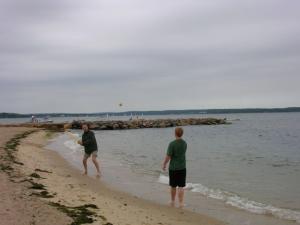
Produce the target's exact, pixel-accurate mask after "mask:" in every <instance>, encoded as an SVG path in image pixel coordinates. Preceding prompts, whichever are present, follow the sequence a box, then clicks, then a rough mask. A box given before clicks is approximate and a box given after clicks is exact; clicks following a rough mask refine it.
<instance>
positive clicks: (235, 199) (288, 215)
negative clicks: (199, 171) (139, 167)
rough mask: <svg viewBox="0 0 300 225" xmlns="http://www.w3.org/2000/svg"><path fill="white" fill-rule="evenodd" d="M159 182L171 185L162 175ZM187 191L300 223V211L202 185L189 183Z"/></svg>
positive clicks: (254, 211)
mask: <svg viewBox="0 0 300 225" xmlns="http://www.w3.org/2000/svg"><path fill="white" fill-rule="evenodd" d="M158 182H159V183H162V184H169V177H168V176H165V175H163V174H160V175H159V178H158ZM185 189H186V190H189V191H192V192H197V193H200V194H201V195H204V196H206V197H209V198H213V199H217V200H221V201H223V202H225V203H226V204H228V205H231V206H234V207H237V208H239V209H243V210H246V211H249V212H251V213H256V214H265V215H273V216H275V217H277V218H280V219H286V220H292V221H295V222H297V223H300V212H299V211H295V210H291V209H283V208H277V207H275V206H272V205H267V204H264V203H259V202H256V201H251V200H249V199H247V198H243V197H240V196H238V195H236V194H233V193H230V192H227V191H223V190H220V189H212V188H208V187H206V186H204V185H202V184H193V183H187V184H186V186H185Z"/></svg>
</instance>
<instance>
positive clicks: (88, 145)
mask: <svg viewBox="0 0 300 225" xmlns="http://www.w3.org/2000/svg"><path fill="white" fill-rule="evenodd" d="M82 129H83V131H84V132H83V135H82V140H79V141H78V144H80V145H82V146H83V147H84V156H83V160H82V162H83V166H84V173H83V174H84V175H87V174H88V169H87V160H88V158H89V157H90V156H92V161H93V163H94V165H95V167H96V170H97V177H100V176H101V173H100V168H99V163H98V161H97V154H98V146H97V141H96V138H95V134H94V132H93V131H91V130H90V129H89V125H88V124H86V123H85V124H82Z"/></svg>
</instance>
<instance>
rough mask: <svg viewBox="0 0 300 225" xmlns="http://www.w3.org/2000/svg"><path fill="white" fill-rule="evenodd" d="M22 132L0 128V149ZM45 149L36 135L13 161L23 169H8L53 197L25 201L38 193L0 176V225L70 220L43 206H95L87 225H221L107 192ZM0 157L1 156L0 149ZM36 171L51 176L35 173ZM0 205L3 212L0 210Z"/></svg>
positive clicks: (42, 136) (42, 139) (41, 134)
mask: <svg viewBox="0 0 300 225" xmlns="http://www.w3.org/2000/svg"><path fill="white" fill-rule="evenodd" d="M26 130H28V129H24V128H0V131H1V142H0V144H1V145H2V146H3V144H4V143H5V142H6V141H8V140H9V139H10V138H11V137H12V136H13V135H14V134H16V133H18V132H24V131H26ZM46 143H47V132H45V131H41V130H40V131H38V132H35V133H33V134H31V135H30V136H28V137H27V138H25V139H23V140H22V141H21V145H20V146H19V147H18V151H17V153H16V156H17V161H20V162H22V163H23V164H24V165H18V164H14V167H15V168H16V170H18V171H20V174H21V175H22V176H23V179H24V177H26V176H27V177H28V175H30V174H32V173H34V172H35V173H37V174H39V175H40V176H41V177H42V178H32V179H33V181H34V182H36V183H39V184H43V185H45V186H46V190H47V191H48V192H49V194H50V195H54V197H53V198H39V197H35V196H29V194H30V193H33V192H35V193H39V192H40V191H39V190H35V191H34V190H30V189H28V188H27V187H28V186H30V183H29V182H23V183H18V184H16V183H12V182H11V181H9V177H8V176H7V175H6V174H4V173H2V172H1V173H0V178H1V183H0V189H1V194H0V204H1V207H0V217H1V218H2V217H3V218H7V219H5V220H6V221H5V223H3V220H2V221H0V224H2V223H3V225H4V224H8V225H10V224H14V225H15V224H35V225H37V224H43V225H44V224H58V225H60V224H70V218H69V217H67V216H66V215H65V214H62V213H61V212H59V211H58V210H56V208H55V207H51V206H49V205H48V203H49V202H56V203H60V204H61V205H65V206H68V207H69V206H71V207H74V206H82V205H84V204H95V205H96V206H97V207H98V209H91V211H93V212H95V213H96V215H97V216H96V217H94V218H95V219H96V221H94V222H93V223H92V224H114V225H117V224H120V225H121V224H122V225H127V224H130V225H140V224H143V225H146V224H149V225H150V224H151V225H152V224H164V225H167V224H169V225H185V224H197V225H217V224H218V225H221V224H223V223H221V222H219V221H217V220H215V219H213V218H210V217H207V216H205V215H200V214H196V213H192V212H189V211H186V210H180V209H177V208H172V207H168V206H163V205H159V204H155V203H152V202H149V201H146V200H142V199H138V198H136V197H133V196H130V195H128V194H126V193H121V192H119V191H115V190H112V189H110V188H108V187H107V186H106V185H105V184H103V183H102V182H101V181H100V180H98V179H94V178H91V177H87V176H83V175H81V174H80V173H79V172H78V170H76V169H74V168H73V167H71V166H70V165H69V164H68V163H67V162H66V161H65V160H64V159H63V158H62V157H61V156H60V155H58V153H56V152H53V151H50V150H46V149H44V148H43V146H44V145H45V144H46ZM1 154H4V151H3V149H2V148H1ZM36 169H41V170H46V171H49V172H51V173H47V172H36V171H35V170H36ZM2 180H3V181H2ZM14 180H15V181H17V180H21V177H20V176H19V177H17V178H14ZM3 190H4V191H3ZM14 199H16V200H14ZM2 205H3V206H5V207H4V208H3V207H2ZM51 220H52V221H51ZM53 220H54V221H55V223H54V222H53ZM19 221H22V222H19Z"/></svg>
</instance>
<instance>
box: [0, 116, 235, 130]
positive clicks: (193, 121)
mask: <svg viewBox="0 0 300 225" xmlns="http://www.w3.org/2000/svg"><path fill="white" fill-rule="evenodd" d="M83 123H88V124H89V125H90V128H91V129H92V130H125V129H142V128H166V127H176V126H188V125H221V124H230V123H229V122H227V120H226V118H225V119H216V118H189V119H155V120H144V119H139V120H127V121H125V120H102V121H84V120H76V121H73V122H71V123H68V122H64V123H21V124H6V125H0V126H6V127H36V128H43V129H47V130H53V131H64V130H67V129H81V126H82V124H83Z"/></svg>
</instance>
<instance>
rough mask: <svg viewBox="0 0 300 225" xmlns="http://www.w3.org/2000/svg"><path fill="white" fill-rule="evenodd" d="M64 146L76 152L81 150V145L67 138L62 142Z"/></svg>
mask: <svg viewBox="0 0 300 225" xmlns="http://www.w3.org/2000/svg"><path fill="white" fill-rule="evenodd" d="M64 146H66V147H67V148H69V149H71V150H72V152H77V151H81V150H82V146H81V145H79V144H77V143H76V142H75V141H74V140H68V141H65V142H64Z"/></svg>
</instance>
